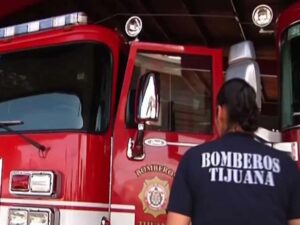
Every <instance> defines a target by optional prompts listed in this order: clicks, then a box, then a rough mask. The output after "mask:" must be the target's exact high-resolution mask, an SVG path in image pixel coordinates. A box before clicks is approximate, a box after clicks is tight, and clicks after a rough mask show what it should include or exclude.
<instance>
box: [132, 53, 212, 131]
mask: <svg viewBox="0 0 300 225" xmlns="http://www.w3.org/2000/svg"><path fill="white" fill-rule="evenodd" d="M150 71H152V72H157V73H159V74H160V85H161V87H160V90H161V93H160V97H161V99H160V106H161V107H160V117H159V121H158V122H149V123H147V124H146V129H147V130H155V131H170V132H175V131H176V132H188V133H202V134H210V133H211V132H212V59H211V57H209V56H197V55H165V54H157V53H144V52H140V53H138V55H137V57H136V62H135V67H134V72H133V73H134V74H133V80H132V83H131V89H130V92H129V93H130V95H129V97H128V98H129V99H128V105H127V110H126V113H127V115H126V121H127V126H128V127H135V126H136V124H134V113H133V112H134V104H133V100H134V99H132V98H134V97H132V93H135V89H136V84H137V80H138V78H139V76H141V75H143V74H145V73H147V72H150Z"/></svg>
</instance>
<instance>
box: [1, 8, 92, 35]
mask: <svg viewBox="0 0 300 225" xmlns="http://www.w3.org/2000/svg"><path fill="white" fill-rule="evenodd" d="M80 24H87V16H86V15H85V14H84V13H83V12H77V13H71V14H66V15H62V16H56V17H51V18H48V19H43V20H37V21H33V22H29V23H23V24H19V25H15V26H10V27H4V28H0V39H4V38H9V37H14V36H18V35H24V34H28V33H33V32H38V31H43V30H49V29H54V28H59V27H64V26H70V25H80Z"/></svg>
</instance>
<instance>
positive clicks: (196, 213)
mask: <svg viewBox="0 0 300 225" xmlns="http://www.w3.org/2000/svg"><path fill="white" fill-rule="evenodd" d="M217 101H218V106H217V118H216V124H217V128H218V131H219V134H220V136H221V137H220V138H219V139H218V140H215V141H212V142H209V143H206V144H203V145H199V146H197V147H194V148H192V149H190V150H189V151H187V153H186V154H185V155H184V156H183V158H182V160H181V162H180V164H179V167H178V170H177V172H176V176H175V178H174V183H173V186H172V190H171V195H170V199H169V205H168V218H167V225H189V224H190V222H192V224H193V225H202V224H203V225H221V224H228V225H241V224H243V225H287V224H289V225H300V173H299V172H298V170H297V167H296V163H295V162H294V161H292V159H291V158H290V157H289V156H288V155H286V154H285V153H283V152H279V151H276V150H274V149H272V148H271V147H268V146H267V145H265V144H263V143H261V142H259V141H258V140H256V139H255V136H254V131H255V130H256V129H257V127H258V125H257V121H258V114H259V111H258V107H257V105H256V94H255V91H254V89H253V88H252V87H251V86H250V85H249V84H248V83H247V82H245V81H244V80H241V79H232V80H229V81H227V82H226V83H225V84H224V85H223V87H222V88H221V90H220V92H219V94H218V97H217Z"/></svg>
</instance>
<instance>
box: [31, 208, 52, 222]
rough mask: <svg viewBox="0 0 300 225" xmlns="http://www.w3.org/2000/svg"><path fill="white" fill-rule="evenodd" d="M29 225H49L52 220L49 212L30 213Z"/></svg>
mask: <svg viewBox="0 0 300 225" xmlns="http://www.w3.org/2000/svg"><path fill="white" fill-rule="evenodd" d="M28 221H29V222H28V224H29V225H49V224H50V218H49V213H48V212H34V211H31V212H29V220H28Z"/></svg>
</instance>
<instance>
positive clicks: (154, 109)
mask: <svg viewBox="0 0 300 225" xmlns="http://www.w3.org/2000/svg"><path fill="white" fill-rule="evenodd" d="M136 101H137V102H136V106H137V112H136V121H137V122H138V123H141V122H145V121H156V120H158V115H159V75H158V74H156V73H153V72H150V73H147V74H145V75H143V76H142V77H141V78H140V80H139V85H138V90H137V96H136Z"/></svg>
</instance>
